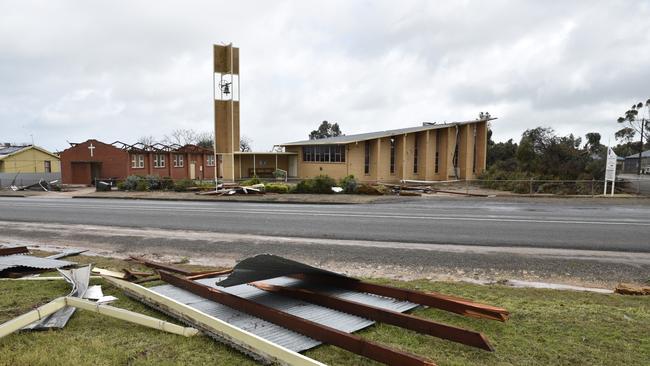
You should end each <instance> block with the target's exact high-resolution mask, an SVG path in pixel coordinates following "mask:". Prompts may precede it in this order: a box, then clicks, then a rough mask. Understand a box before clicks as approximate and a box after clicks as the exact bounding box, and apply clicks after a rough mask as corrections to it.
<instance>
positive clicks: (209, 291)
mask: <svg viewBox="0 0 650 366" xmlns="http://www.w3.org/2000/svg"><path fill="white" fill-rule="evenodd" d="M160 278H161V279H162V280H163V281H165V282H167V283H169V284H171V285H174V286H176V287H179V288H182V289H184V290H187V291H189V292H191V293H193V294H195V295H198V296H201V297H203V298H205V299H208V300H212V301H215V302H218V303H220V304H223V305H226V306H229V307H231V308H233V309H237V310H239V311H241V312H244V313H247V314H250V315H253V316H255V317H258V318H260V319H264V320H266V321H268V322H270V323H273V324H277V325H279V326H281V327H284V328H287V329H289V330H292V331H294V332H297V333H300V334H303V335H305V336H307V337H310V338H313V339H316V340H318V341H321V342H324V343H328V344H331V345H334V346H337V347H340V348H343V349H345V350H347V351H350V352H353V353H356V354H358V355H361V356H365V357H368V358H370V359H373V360H375V361H379V362H382V363H384V364H387V365H403V366H415V365H420V366H425V365H428V366H431V365H435V364H434V363H433V362H432V361H429V360H426V359H424V358H421V357H419V356H416V355H411V354H409V353H406V352H402V351H399V350H396V349H392V348H390V347H386V346H383V345H381V344H378V343H375V342H372V341H367V340H364V339H363V338H361V337H358V336H356V335H353V334H349V333H345V332H343V331H340V330H338V329H334V328H331V327H328V326H325V325H322V324H318V323H315V322H313V321H311V320H307V319H303V318H300V317H297V316H295V315H291V314H288V313H285V312H283V311H280V310H277V309H274V308H271V307H268V306H266V305H262V304H258V303H256V302H254V301H251V300H248V299H244V298H241V297H239V296H236V295H232V294H229V293H227V292H223V291H220V290H218V289H216V288H212V287H209V286H205V285H202V284H200V283H197V282H194V281H191V280H188V279H185V278H182V277H179V276H177V275H174V274H172V273H169V272H165V271H160Z"/></svg>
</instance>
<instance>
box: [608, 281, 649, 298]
mask: <svg viewBox="0 0 650 366" xmlns="http://www.w3.org/2000/svg"><path fill="white" fill-rule="evenodd" d="M614 292H616V293H617V294H621V295H650V286H635V285H632V284H629V283H619V284H618V286H616V288H615V289H614Z"/></svg>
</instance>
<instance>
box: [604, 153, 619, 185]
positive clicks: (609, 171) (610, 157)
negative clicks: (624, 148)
mask: <svg viewBox="0 0 650 366" xmlns="http://www.w3.org/2000/svg"><path fill="white" fill-rule="evenodd" d="M617 158H618V156H616V153H614V150H612V148H611V147H608V148H607V163H606V164H605V180H611V181H613V180H615V179H616V159H617Z"/></svg>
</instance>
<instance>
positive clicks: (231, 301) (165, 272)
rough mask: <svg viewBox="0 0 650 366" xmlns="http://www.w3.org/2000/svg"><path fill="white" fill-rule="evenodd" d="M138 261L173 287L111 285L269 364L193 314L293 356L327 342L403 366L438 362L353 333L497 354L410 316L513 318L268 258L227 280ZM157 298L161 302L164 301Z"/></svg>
mask: <svg viewBox="0 0 650 366" xmlns="http://www.w3.org/2000/svg"><path fill="white" fill-rule="evenodd" d="M133 259H134V260H137V261H138V262H140V263H143V264H145V265H147V266H149V267H151V268H155V269H156V270H157V271H158V273H159V274H160V279H161V280H163V281H164V282H167V284H166V285H160V286H155V287H151V288H148V289H144V288H142V287H140V286H138V285H135V284H132V283H128V282H125V281H120V280H116V279H113V278H106V280H107V281H109V282H110V283H112V284H115V285H116V286H118V287H119V288H121V289H122V290H124V291H125V293H126V294H127V295H128V296H131V297H133V298H135V299H136V300H138V301H140V302H142V303H144V304H147V305H148V306H151V307H153V308H156V309H158V310H161V311H163V312H165V313H167V314H168V315H170V316H172V317H174V318H176V319H178V320H180V321H183V322H185V323H186V324H189V325H191V326H193V327H195V328H197V329H201V330H203V331H204V332H206V333H207V334H209V335H210V336H212V337H213V338H215V339H217V340H219V341H222V342H224V343H227V344H230V345H232V346H234V347H235V348H237V349H239V350H242V351H243V352H244V353H246V354H249V355H251V356H253V357H254V358H256V359H260V360H263V361H266V362H274V361H277V359H274V358H270V359H269V357H268V353H267V352H266V351H264V350H260V349H258V348H256V347H255V346H254V345H251V344H250V343H247V342H246V341H245V340H242V339H239V338H236V339H234V340H233V338H232V336H230V335H227V332H225V331H224V330H223V329H222V328H219V329H213V328H209V327H207V326H206V323H205V322H201V321H198V320H197V318H196V317H195V316H193V315H190V314H192V312H197V311H198V312H201V313H202V314H204V316H206V317H209V318H210V319H211V322H213V323H214V324H219V326H220V327H223V326H225V325H224V324H228V325H229V326H230V327H234V328H235V329H237V330H239V331H242V332H243V331H246V332H250V333H252V334H253V335H256V336H258V337H260V338H262V339H265V340H266V341H268V342H270V344H276V345H277V346H279V347H282V348H283V349H288V350H290V351H292V352H302V351H305V350H307V349H310V348H313V347H315V346H317V345H319V344H321V343H327V344H332V345H335V346H338V347H341V348H343V349H346V350H348V351H351V352H354V353H357V354H359V355H362V356H365V357H368V358H370V359H373V360H375V361H379V362H382V363H386V364H399V365H432V364H433V363H432V362H431V361H429V360H426V359H424V358H422V357H420V356H417V355H413V354H409V353H406V352H403V351H399V350H396V349H394V348H391V347H388V346H385V345H382V344H379V343H376V342H372V341H368V340H365V339H362V338H360V337H358V336H356V335H353V334H352V333H353V332H355V331H358V330H360V329H363V328H366V327H368V326H370V325H372V324H374V323H375V322H384V323H387V324H391V325H395V326H398V327H402V328H404V329H409V330H413V331H416V332H418V333H422V334H428V335H432V336H435V337H439V338H442V339H446V340H450V341H453V342H458V343H461V344H465V345H469V346H473V347H477V348H480V349H483V350H486V351H492V350H493V348H492V346H491V345H490V344H489V342H488V340H487V339H486V337H485V336H484V335H483V334H481V333H479V332H475V331H471V330H466V329H463V328H458V327H454V326H451V325H446V324H441V323H437V322H434V321H431V320H428V319H424V318H420V317H417V316H414V315H409V314H404V312H406V311H409V310H412V309H414V308H416V307H418V306H421V305H424V306H429V307H436V308H439V309H442V310H446V311H450V312H454V313H458V314H461V315H465V316H470V317H475V318H483V319H491V320H498V321H506V320H507V319H508V317H509V313H508V311H507V310H505V309H502V308H498V307H494V306H490V305H484V304H479V303H475V302H473V301H471V300H467V299H462V298H457V297H452V296H448V295H443V294H438V293H432V292H427V293H424V292H418V291H412V290H406V289H400V288H395V287H390V286H383V285H377V284H372V283H367V282H364V281H361V280H358V279H355V278H351V277H348V276H345V275H342V274H338V273H335V272H330V271H327V270H324V269H320V268H317V267H312V266H309V265H307V264H304V263H300V262H296V261H292V260H289V259H286V258H282V257H278V256H274V255H268V254H265V255H259V256H255V257H251V258H247V259H245V260H243V261H241V262H240V263H238V264H237V265H236V266H235V267H234V268H233V270H232V273H230V275H229V276H228V277H227V278H225V277H224V276H223V274H224V273H225V272H229V271H223V272H222V273H219V274H216V275H215V274H205V276H203V275H190V274H189V271H187V270H185V269H181V268H177V267H175V266H173V265H167V264H163V263H158V262H153V261H149V260H146V259H143V258H133ZM154 294H155V295H154ZM156 296H161V297H160V298H159V299H156ZM170 304H173V306H171V305H170ZM172 308H173V309H172ZM227 329H229V331H230V330H232V328H227ZM265 344H266V343H265Z"/></svg>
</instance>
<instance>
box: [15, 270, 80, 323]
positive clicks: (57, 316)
mask: <svg viewBox="0 0 650 366" xmlns="http://www.w3.org/2000/svg"><path fill="white" fill-rule="evenodd" d="M90 267H91V266H90V265H87V266H85V267H81V268H74V269H70V270H61V269H59V270H58V271H59V273H60V274H61V276H63V278H65V280H66V281H67V282H68V283H69V284H70V285H72V290H71V291H70V294H69V295H68V297H76V298H83V297H84V295H85V294H86V290H87V289H88V283H89V282H90ZM74 312H75V308H74V307H70V306H67V307H65V308H63V309H60V310H59V311H57V312H55V313H54V314H51V315H49V316H47V317H44V318H42V319H41V320H39V321H37V322H35V323H32V324H30V325H28V326H26V327H25V328H23V329H25V330H43V329H50V328H63V327H65V325H66V324H68V320H70V317H71V316H72V314H74Z"/></svg>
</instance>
